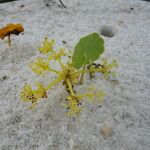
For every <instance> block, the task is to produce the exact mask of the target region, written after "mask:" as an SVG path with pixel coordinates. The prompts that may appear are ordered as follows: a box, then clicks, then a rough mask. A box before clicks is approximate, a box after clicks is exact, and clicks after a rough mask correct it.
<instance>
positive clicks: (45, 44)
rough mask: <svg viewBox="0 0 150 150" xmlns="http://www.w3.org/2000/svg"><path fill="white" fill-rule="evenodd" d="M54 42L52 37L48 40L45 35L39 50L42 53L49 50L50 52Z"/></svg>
mask: <svg viewBox="0 0 150 150" xmlns="http://www.w3.org/2000/svg"><path fill="white" fill-rule="evenodd" d="M54 44H55V41H54V40H53V39H52V40H48V38H47V37H45V40H44V42H43V45H42V46H41V47H39V51H40V52H41V53H43V54H47V53H49V52H52V51H53V46H54Z"/></svg>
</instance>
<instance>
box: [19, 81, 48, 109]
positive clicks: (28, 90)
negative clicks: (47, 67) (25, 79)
mask: <svg viewBox="0 0 150 150" xmlns="http://www.w3.org/2000/svg"><path fill="white" fill-rule="evenodd" d="M36 86H37V89H36V90H33V89H32V87H31V85H30V84H25V85H24V87H23V89H22V91H21V92H20V97H21V99H22V100H23V101H24V102H31V103H32V105H31V107H30V108H31V109H33V108H35V106H36V105H37V102H38V101H39V100H40V99H41V98H47V93H46V92H47V90H46V88H45V87H44V86H43V85H42V84H40V83H37V84H36Z"/></svg>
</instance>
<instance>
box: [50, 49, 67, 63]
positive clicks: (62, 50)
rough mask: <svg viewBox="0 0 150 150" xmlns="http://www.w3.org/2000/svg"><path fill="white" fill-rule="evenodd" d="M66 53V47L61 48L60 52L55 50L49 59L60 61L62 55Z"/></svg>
mask: <svg viewBox="0 0 150 150" xmlns="http://www.w3.org/2000/svg"><path fill="white" fill-rule="evenodd" d="M65 55H66V53H65V49H64V48H60V49H59V51H58V52H53V53H52V54H51V55H50V56H49V57H48V59H49V60H52V59H53V60H55V61H58V60H59V59H60V58H61V57H62V56H65Z"/></svg>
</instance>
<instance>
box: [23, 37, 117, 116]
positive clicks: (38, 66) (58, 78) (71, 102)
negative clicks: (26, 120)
mask: <svg viewBox="0 0 150 150" xmlns="http://www.w3.org/2000/svg"><path fill="white" fill-rule="evenodd" d="M54 44H55V41H54V40H49V39H48V38H45V40H44V42H43V44H42V46H41V47H40V48H39V49H38V50H39V52H40V53H41V54H42V55H44V57H42V56H41V57H38V58H36V59H35V60H34V61H33V62H30V63H29V67H30V68H31V70H32V71H33V72H34V73H36V74H38V75H42V76H43V75H46V74H47V72H51V73H54V75H55V79H54V80H53V81H51V82H50V83H49V84H47V86H44V85H42V84H41V83H36V86H37V89H35V90H34V89H32V87H31V85H30V84H27V83H26V84H25V85H24V87H23V89H22V91H21V92H20V96H21V99H22V100H23V101H25V102H30V103H31V107H30V108H31V109H33V108H35V107H36V106H37V104H38V101H39V100H41V99H43V98H47V91H48V90H49V89H51V88H52V87H53V86H56V85H57V84H59V83H61V84H62V85H63V86H64V87H65V89H66V91H67V94H68V95H67V96H66V101H64V103H63V104H62V105H63V106H64V107H65V108H66V109H67V115H69V116H74V115H77V114H79V113H80V112H81V110H82V106H81V101H82V100H84V99H89V101H91V102H96V99H98V101H97V102H102V101H103V99H104V96H105V94H104V92H103V91H102V90H101V91H97V90H95V89H94V90H93V89H92V90H91V89H90V90H87V92H86V93H82V94H78V93H76V91H75V90H74V86H76V85H77V84H78V82H79V78H80V75H81V74H82V73H83V71H81V70H77V69H76V68H74V67H73V65H72V63H71V62H70V59H71V58H72V56H70V57H69V56H68V55H67V52H66V50H65V49H64V48H60V49H59V50H55V49H54ZM62 57H66V59H68V62H66V63H64V62H62ZM52 60H53V61H54V62H53V63H55V62H58V64H59V69H58V70H57V69H55V68H52V64H53V63H50V61H52ZM50 64H51V65H50ZM114 67H117V62H116V61H114V60H113V62H112V63H108V61H107V60H103V62H102V64H101V65H100V67H99V68H96V67H90V68H89V69H87V70H84V73H91V72H92V73H93V72H101V73H103V74H104V76H108V75H110V74H111V73H110V70H111V69H112V68H114Z"/></svg>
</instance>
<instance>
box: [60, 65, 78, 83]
mask: <svg viewBox="0 0 150 150" xmlns="http://www.w3.org/2000/svg"><path fill="white" fill-rule="evenodd" d="M79 76H80V74H79V73H78V71H77V70H76V69H75V68H74V67H73V66H72V64H69V63H68V64H67V65H66V66H63V67H62V71H60V73H59V77H60V78H62V79H63V80H64V81H66V80H67V79H69V80H70V81H71V83H72V84H77V83H78V81H79Z"/></svg>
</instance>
